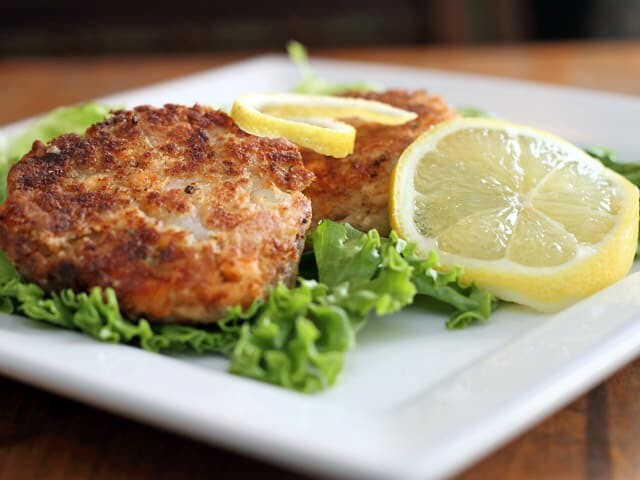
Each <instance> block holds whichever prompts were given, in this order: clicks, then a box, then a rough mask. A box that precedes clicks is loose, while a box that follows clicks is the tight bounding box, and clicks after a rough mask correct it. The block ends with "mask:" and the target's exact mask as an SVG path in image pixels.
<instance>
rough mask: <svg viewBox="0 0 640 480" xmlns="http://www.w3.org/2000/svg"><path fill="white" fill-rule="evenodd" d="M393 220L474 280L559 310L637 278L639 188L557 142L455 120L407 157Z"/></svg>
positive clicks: (531, 132)
mask: <svg viewBox="0 0 640 480" xmlns="http://www.w3.org/2000/svg"><path fill="white" fill-rule="evenodd" d="M390 214H391V223H392V226H393V227H394V228H395V229H396V230H397V232H398V233H399V235H400V236H402V237H404V238H405V239H407V240H411V241H415V242H417V243H418V246H419V247H418V250H419V252H421V253H423V254H426V253H427V252H428V251H430V250H435V251H437V252H438V253H439V255H440V257H441V260H442V264H443V266H445V267H447V266H452V265H454V264H457V265H461V266H462V267H463V268H464V270H465V276H464V280H466V281H473V282H475V283H476V284H477V285H478V286H481V287H484V288H487V289H489V290H490V291H492V292H493V293H494V294H496V295H497V296H498V297H500V298H502V299H504V300H509V301H514V302H517V303H521V304H524V305H529V306H531V307H533V308H535V309H537V310H541V311H555V310H559V309H561V308H563V307H565V306H567V305H569V304H571V303H574V302H575V301H577V300H579V299H581V298H583V297H586V296H588V295H590V294H592V293H594V292H596V291H598V290H600V289H602V288H604V287H606V286H608V285H609V284H611V283H613V282H615V281H617V280H619V279H620V278H622V277H623V276H625V275H626V273H627V272H628V271H629V269H630V267H631V265H632V263H633V258H634V255H635V251H636V247H637V238H638V189H637V187H635V186H634V185H632V184H631V183H630V182H628V181H627V180H626V179H625V178H623V177H622V176H620V175H618V174H617V173H615V172H613V171H611V170H609V169H607V168H605V167H604V166H602V165H601V164H600V163H599V162H598V161H597V160H595V159H593V158H591V157H590V156H589V155H587V154H586V153H585V152H584V151H582V150H581V149H579V148H577V147H575V146H574V145H571V144H570V143H568V142H566V141H565V140H563V139H561V138H559V137H557V136H555V135H552V134H549V133H546V132H542V131H538V130H535V129H532V128H529V127H524V126H520V125H514V124H510V123H506V122H499V121H495V120H489V119H456V120H451V121H448V122H444V123H441V124H439V125H437V126H436V127H434V128H433V129H431V130H429V131H428V132H426V133H425V134H423V135H422V136H420V137H419V138H418V139H417V140H416V141H415V142H414V143H412V144H411V145H410V146H409V147H408V148H407V149H406V150H405V151H404V153H403V154H402V155H401V157H400V159H399V161H398V163H397V165H396V167H395V170H394V173H393V178H392V186H391V198H390Z"/></svg>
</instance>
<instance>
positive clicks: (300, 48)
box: [287, 40, 380, 95]
mask: <svg viewBox="0 0 640 480" xmlns="http://www.w3.org/2000/svg"><path fill="white" fill-rule="evenodd" d="M287 53H288V54H289V58H290V59H291V61H292V62H293V63H294V64H295V65H296V67H298V71H299V72H300V76H301V77H302V81H301V82H300V83H299V84H298V85H297V86H296V87H295V88H294V89H293V91H294V92H296V93H307V94H310V95H339V94H341V93H345V92H369V91H372V90H380V87H379V86H378V85H376V84H375V83H372V82H354V83H333V82H329V81H327V80H325V79H324V78H321V77H319V76H318V75H317V74H316V73H315V72H314V71H313V70H312V69H311V66H310V65H309V56H308V55H307V49H306V48H304V45H302V44H301V43H299V42H296V41H295V40H291V41H290V42H289V43H287Z"/></svg>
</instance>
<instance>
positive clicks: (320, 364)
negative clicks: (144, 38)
mask: <svg viewBox="0 0 640 480" xmlns="http://www.w3.org/2000/svg"><path fill="white" fill-rule="evenodd" d="M108 112H109V109H108V108H107V107H104V106H100V105H96V104H87V105H80V106H77V107H70V108H64V109H58V110H55V111H53V112H52V113H51V114H49V115H47V116H45V117H43V118H42V119H41V120H39V121H37V122H36V123H34V125H33V126H32V127H31V128H29V129H27V130H26V131H25V132H24V133H23V134H22V135H20V136H19V137H17V138H15V139H12V140H11V141H10V142H8V144H6V145H5V148H0V161H1V162H2V163H1V166H2V168H3V170H2V171H0V175H1V176H0V183H2V185H5V184H6V173H7V171H8V169H9V166H10V165H12V164H13V163H14V162H15V161H17V160H18V159H19V158H20V156H21V155H22V154H24V153H25V152H26V151H28V150H29V148H30V147H31V144H32V142H33V141H34V140H36V139H39V140H42V141H47V140H50V139H51V138H53V137H55V136H57V135H60V134H62V133H65V132H71V131H73V132H83V131H84V130H85V129H86V128H87V127H88V126H90V125H91V124H93V123H95V122H98V121H101V120H102V119H104V117H105V116H106V115H108ZM310 243H311V245H312V246H313V254H311V255H304V258H303V262H302V264H301V272H304V275H305V277H306V278H303V277H300V278H299V279H298V282H297V286H296V287H295V288H287V287H285V286H284V285H282V284H280V285H277V286H275V287H274V288H272V289H271V291H270V292H269V293H268V295H267V297H266V298H265V299H260V300H256V301H255V302H254V303H253V304H252V305H251V306H250V307H249V308H248V309H245V310H242V309H241V308H240V307H234V308H230V309H229V310H228V312H227V314H226V317H225V318H224V319H223V320H222V321H221V322H219V323H217V324H215V325H212V326H202V327H196V326H185V325H163V324H153V323H150V322H149V321H147V320H146V319H144V318H140V319H137V320H135V321H132V320H130V319H127V318H124V316H123V315H122V313H121V311H120V308H119V306H118V300H117V298H116V295H115V292H114V291H113V290H112V289H110V288H104V289H103V288H97V287H96V288H93V289H92V290H91V291H90V292H73V291H72V290H69V289H66V290H62V291H58V292H45V291H44V290H43V289H42V288H40V287H39V286H38V285H36V284H34V283H30V282H27V281H24V280H23V279H21V278H20V276H19V274H18V273H17V272H16V270H15V269H14V268H13V266H12V265H11V263H10V262H9V261H8V260H7V258H6V257H5V256H4V254H2V252H0V312H4V313H14V314H19V315H24V316H26V317H29V318H31V319H33V320H38V321H41V322H44V323H48V324H51V325H55V326H57V327H61V328H66V329H71V330H76V331H79V332H82V333H84V334H86V335H88V336H90V337H93V338H95V339H98V340H101V341H104V342H109V343H123V344H129V345H137V346H140V347H141V348H144V349H146V350H149V351H152V352H181V351H187V352H195V353H216V354H221V355H224V356H227V357H228V358H229V371H230V372H232V373H235V374H238V375H242V376H246V377H250V378H254V379H257V380H261V381H264V382H269V383H272V384H275V385H280V386H283V387H286V388H290V389H293V390H297V391H301V392H317V391H319V390H322V389H325V388H327V387H329V386H331V385H333V384H335V382H336V380H337V378H338V376H339V374H340V372H341V371H342V368H343V365H344V361H345V357H346V353H347V352H348V351H349V350H350V349H352V348H353V347H354V346H355V344H356V335H357V332H358V331H359V330H360V329H361V328H362V327H363V325H364V324H365V323H366V321H367V320H368V318H369V317H371V316H372V315H373V316H380V315H388V314H391V313H394V312H397V311H398V310H400V309H402V308H403V307H405V306H407V305H409V304H411V303H412V302H413V301H414V298H415V297H416V295H424V296H428V297H431V298H433V299H434V300H435V301H437V302H440V303H442V304H444V305H446V306H448V307H449V309H450V311H451V316H450V318H449V321H448V322H447V324H446V325H447V327H448V328H462V327H466V326H468V325H470V324H472V323H474V322H478V321H485V320H487V319H488V318H489V315H490V314H491V311H492V310H493V308H495V306H496V303H497V302H496V299H495V297H493V295H491V294H489V293H488V292H486V291H484V290H481V289H478V288H476V287H474V286H472V285H463V284H462V283H461V281H460V278H461V273H462V272H461V270H458V269H454V270H453V271H452V272H449V273H441V272H439V271H438V270H437V269H436V268H437V267H438V258H437V256H436V255H435V254H431V255H430V256H429V257H428V258H426V259H424V258H420V257H418V256H416V255H415V253H414V252H415V245H413V244H411V243H407V242H405V241H404V240H401V239H400V238H398V236H397V235H396V234H395V233H394V232H392V233H391V235H390V236H389V238H381V237H380V236H379V235H378V233H377V232H376V231H375V230H372V231H369V232H367V233H363V232H360V231H358V230H356V229H354V228H352V227H350V226H349V225H342V224H338V223H334V222H331V221H323V222H321V223H320V225H319V226H318V228H317V229H316V231H315V232H314V233H313V234H312V235H311V236H310Z"/></svg>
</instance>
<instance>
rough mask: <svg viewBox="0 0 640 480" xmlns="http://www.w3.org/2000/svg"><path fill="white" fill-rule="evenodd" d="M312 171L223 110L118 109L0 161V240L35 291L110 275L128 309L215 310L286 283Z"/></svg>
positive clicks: (174, 317) (184, 314)
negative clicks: (5, 166) (11, 162)
mask: <svg viewBox="0 0 640 480" xmlns="http://www.w3.org/2000/svg"><path fill="white" fill-rule="evenodd" d="M312 177H313V175H312V173H310V172H309V171H308V170H307V169H305V167H304V166H303V164H302V162H301V158H300V153H299V151H298V149H297V147H296V146H295V145H293V144H291V143H290V142H288V141H286V140H278V139H266V138H258V137H255V136H252V135H249V134H246V133H244V132H243V131H241V130H240V129H239V128H238V127H237V126H236V125H235V123H234V122H233V120H232V119H231V118H230V117H229V116H228V115H226V114H225V113H223V112H220V111H215V110H212V109H209V108H206V107H202V106H195V107H193V108H188V107H183V106H178V105H166V106H165V107H164V108H152V107H149V106H142V107H137V108H135V109H133V110H130V111H117V112H114V114H113V115H112V116H111V117H109V118H108V119H107V120H105V121H104V122H102V123H98V124H96V125H93V126H92V127H90V128H89V129H88V130H87V132H86V134H85V135H83V136H81V135H75V134H68V135H62V136H60V137H58V138H56V139H54V140H53V141H51V142H50V143H49V144H47V145H44V144H42V143H40V142H35V143H34V145H33V148H32V149H31V151H30V152H29V153H28V154H27V155H25V157H24V158H23V159H22V160H21V161H20V162H18V163H17V164H16V165H15V166H14V167H13V168H12V169H11V172H10V174H9V178H8V197H7V200H6V202H5V203H4V204H3V205H2V206H1V207H0V248H1V249H2V250H3V251H4V252H6V253H7V256H8V257H9V258H10V259H11V260H12V261H13V262H14V264H15V265H16V267H17V269H18V270H19V272H20V273H21V274H22V275H23V276H24V277H25V278H27V279H29V280H31V281H34V282H36V283H38V284H40V285H41V286H43V287H44V288H45V289H48V290H51V289H61V288H66V287H70V288H73V289H74V290H87V289H89V288H90V287H93V286H102V287H113V288H114V289H115V291H116V293H117V295H118V299H119V300H120V302H121V308H122V310H123V311H124V312H125V314H127V315H128V316H130V317H137V316H141V315H143V316H147V317H149V318H150V319H152V320H157V321H188V322H210V321H215V320H217V319H219V318H220V316H221V315H222V314H223V313H224V311H225V310H226V308H227V307H228V306H231V305H242V306H245V307H246V306H248V305H249V304H250V303H251V302H252V301H253V299H255V298H256V297H259V296H261V295H263V294H264V293H265V292H266V290H267V289H268V288H269V286H271V285H273V284H275V283H277V282H278V281H281V280H282V281H286V282H291V281H293V279H294V278H295V275H296V271H297V263H298V260H299V255H300V249H301V246H302V244H303V242H304V234H305V231H306V230H307V228H308V226H309V220H310V216H311V209H310V202H309V200H308V199H307V198H306V197H305V196H304V195H303V194H302V193H301V192H300V191H301V190H302V189H304V188H305V187H306V186H307V185H308V184H309V183H310V182H311V180H312Z"/></svg>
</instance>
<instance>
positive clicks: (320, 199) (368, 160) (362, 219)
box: [301, 90, 457, 235]
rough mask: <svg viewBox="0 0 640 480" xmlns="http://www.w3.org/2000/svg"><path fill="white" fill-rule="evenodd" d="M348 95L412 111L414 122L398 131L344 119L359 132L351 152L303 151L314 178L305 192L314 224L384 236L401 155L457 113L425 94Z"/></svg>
mask: <svg viewBox="0 0 640 480" xmlns="http://www.w3.org/2000/svg"><path fill="white" fill-rule="evenodd" d="M347 96H349V97H360V98H366V99H369V100H378V101H380V102H384V103H388V104H390V105H393V106H395V107H399V108H403V109H405V110H410V111H412V112H415V113H417V114H418V118H417V119H415V120H414V121H412V122H408V123H405V124H404V125H398V126H388V125H381V124H379V123H371V122H364V121H362V120H358V119H355V118H354V119H345V121H346V122H347V123H349V124H351V125H353V126H354V127H355V128H356V130H357V135H356V144H355V149H354V152H353V153H352V154H351V155H349V156H348V157H346V158H340V159H336V158H333V157H327V156H325V155H321V154H319V153H316V152H313V151H311V150H307V149H301V151H302V160H303V161H304V164H305V166H306V167H307V168H308V169H310V170H311V171H312V172H313V173H315V175H316V180H315V181H314V182H313V183H312V184H311V185H310V186H309V187H308V188H307V189H306V190H305V191H304V193H305V194H306V195H307V196H308V197H310V198H311V203H312V206H313V225H314V226H315V225H316V224H317V223H318V221H320V220H321V219H323V218H329V219H331V220H335V221H338V222H347V223H350V224H351V225H352V226H354V227H356V228H358V229H360V230H364V231H366V230H369V229H371V228H375V229H377V230H378V231H379V232H380V233H381V234H383V235H387V234H388V233H389V230H390V226H389V213H388V199H389V183H390V175H391V171H392V170H393V167H394V165H395V164H396V162H397V160H398V158H399V157H400V154H401V153H402V152H403V150H404V149H405V148H406V147H407V146H408V145H409V144H410V143H411V142H413V141H414V140H415V139H416V138H417V137H418V136H419V135H420V134H421V133H423V132H424V131H426V130H427V129H429V128H430V127H431V126H433V125H435V124H436V123H439V122H442V121H443V120H447V119H449V118H453V117H455V116H457V114H456V113H455V111H453V110H451V109H450V108H449V107H448V106H447V105H446V104H445V103H444V102H443V101H442V100H441V99H440V98H439V97H430V96H429V95H427V93H426V92H424V91H418V92H407V91H402V90H389V91H386V92H382V93H364V94H357V93H353V94H347Z"/></svg>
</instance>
